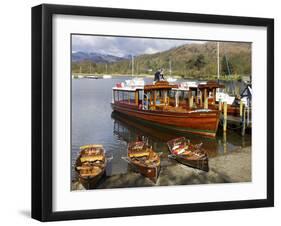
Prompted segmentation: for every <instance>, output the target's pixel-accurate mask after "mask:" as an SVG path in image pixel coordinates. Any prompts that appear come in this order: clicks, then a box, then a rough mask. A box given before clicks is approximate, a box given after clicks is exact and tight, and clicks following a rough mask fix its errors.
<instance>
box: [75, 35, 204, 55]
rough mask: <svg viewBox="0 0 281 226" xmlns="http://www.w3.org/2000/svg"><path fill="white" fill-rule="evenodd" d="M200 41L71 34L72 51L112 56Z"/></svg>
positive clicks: (152, 51) (161, 49)
mask: <svg viewBox="0 0 281 226" xmlns="http://www.w3.org/2000/svg"><path fill="white" fill-rule="evenodd" d="M188 43H202V42H201V41H188V40H171V39H152V38H130V37H112V36H93V35H72V52H78V51H81V52H97V53H102V54H109V55H114V56H120V57H123V56H128V55H134V56H137V55H140V54H152V53H156V52H161V51H165V50H168V49H171V48H173V47H177V46H181V45H184V44H188Z"/></svg>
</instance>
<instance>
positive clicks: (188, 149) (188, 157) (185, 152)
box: [167, 137, 209, 172]
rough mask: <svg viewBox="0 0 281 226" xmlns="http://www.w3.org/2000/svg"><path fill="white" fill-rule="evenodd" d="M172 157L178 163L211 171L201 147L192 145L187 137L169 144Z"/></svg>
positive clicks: (171, 141)
mask: <svg viewBox="0 0 281 226" xmlns="http://www.w3.org/2000/svg"><path fill="white" fill-rule="evenodd" d="M167 144H168V147H169V150H170V153H171V157H172V158H174V159H175V160H177V161H178V162H180V163H182V164H184V165H187V166H190V167H193V168H196V169H200V170H203V171H206V172H208V171H209V163H208V156H207V154H206V153H205V152H204V151H203V150H201V149H200V147H201V145H194V144H191V143H190V141H189V140H187V139H186V138H185V137H180V138H176V139H173V140H170V141H168V142H167Z"/></svg>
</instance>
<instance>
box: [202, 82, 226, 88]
mask: <svg viewBox="0 0 281 226" xmlns="http://www.w3.org/2000/svg"><path fill="white" fill-rule="evenodd" d="M198 88H199V89H217V88H225V86H224V85H223V84H219V83H218V82H216V81H208V82H207V83H204V84H202V83H201V84H199V85H198Z"/></svg>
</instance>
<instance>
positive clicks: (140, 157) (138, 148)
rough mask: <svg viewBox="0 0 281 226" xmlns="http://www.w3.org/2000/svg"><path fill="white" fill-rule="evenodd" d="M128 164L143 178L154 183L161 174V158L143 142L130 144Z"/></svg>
mask: <svg viewBox="0 0 281 226" xmlns="http://www.w3.org/2000/svg"><path fill="white" fill-rule="evenodd" d="M127 159H128V162H129V163H130V164H131V165H132V166H133V167H134V168H135V169H136V170H137V171H138V172H139V173H141V174H142V175H143V176H145V177H147V178H149V179H150V180H151V181H153V182H154V183H156V182H157V178H158V176H159V172H160V157H159V155H158V154H157V153H156V152H154V151H153V150H152V148H151V147H149V146H148V145H146V144H145V143H144V142H143V141H138V142H133V143H129V145H128V156H127Z"/></svg>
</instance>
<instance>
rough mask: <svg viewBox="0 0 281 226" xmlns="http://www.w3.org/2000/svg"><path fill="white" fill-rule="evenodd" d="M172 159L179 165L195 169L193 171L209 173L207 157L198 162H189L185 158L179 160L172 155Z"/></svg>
mask: <svg viewBox="0 0 281 226" xmlns="http://www.w3.org/2000/svg"><path fill="white" fill-rule="evenodd" d="M173 158H174V159H175V160H177V161H178V162H179V163H181V164H183V165H186V166H189V167H192V168H195V169H200V170H203V171H206V172H208V171H209V161H208V157H206V158H203V159H200V160H190V159H186V158H181V157H179V156H177V155H173Z"/></svg>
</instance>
